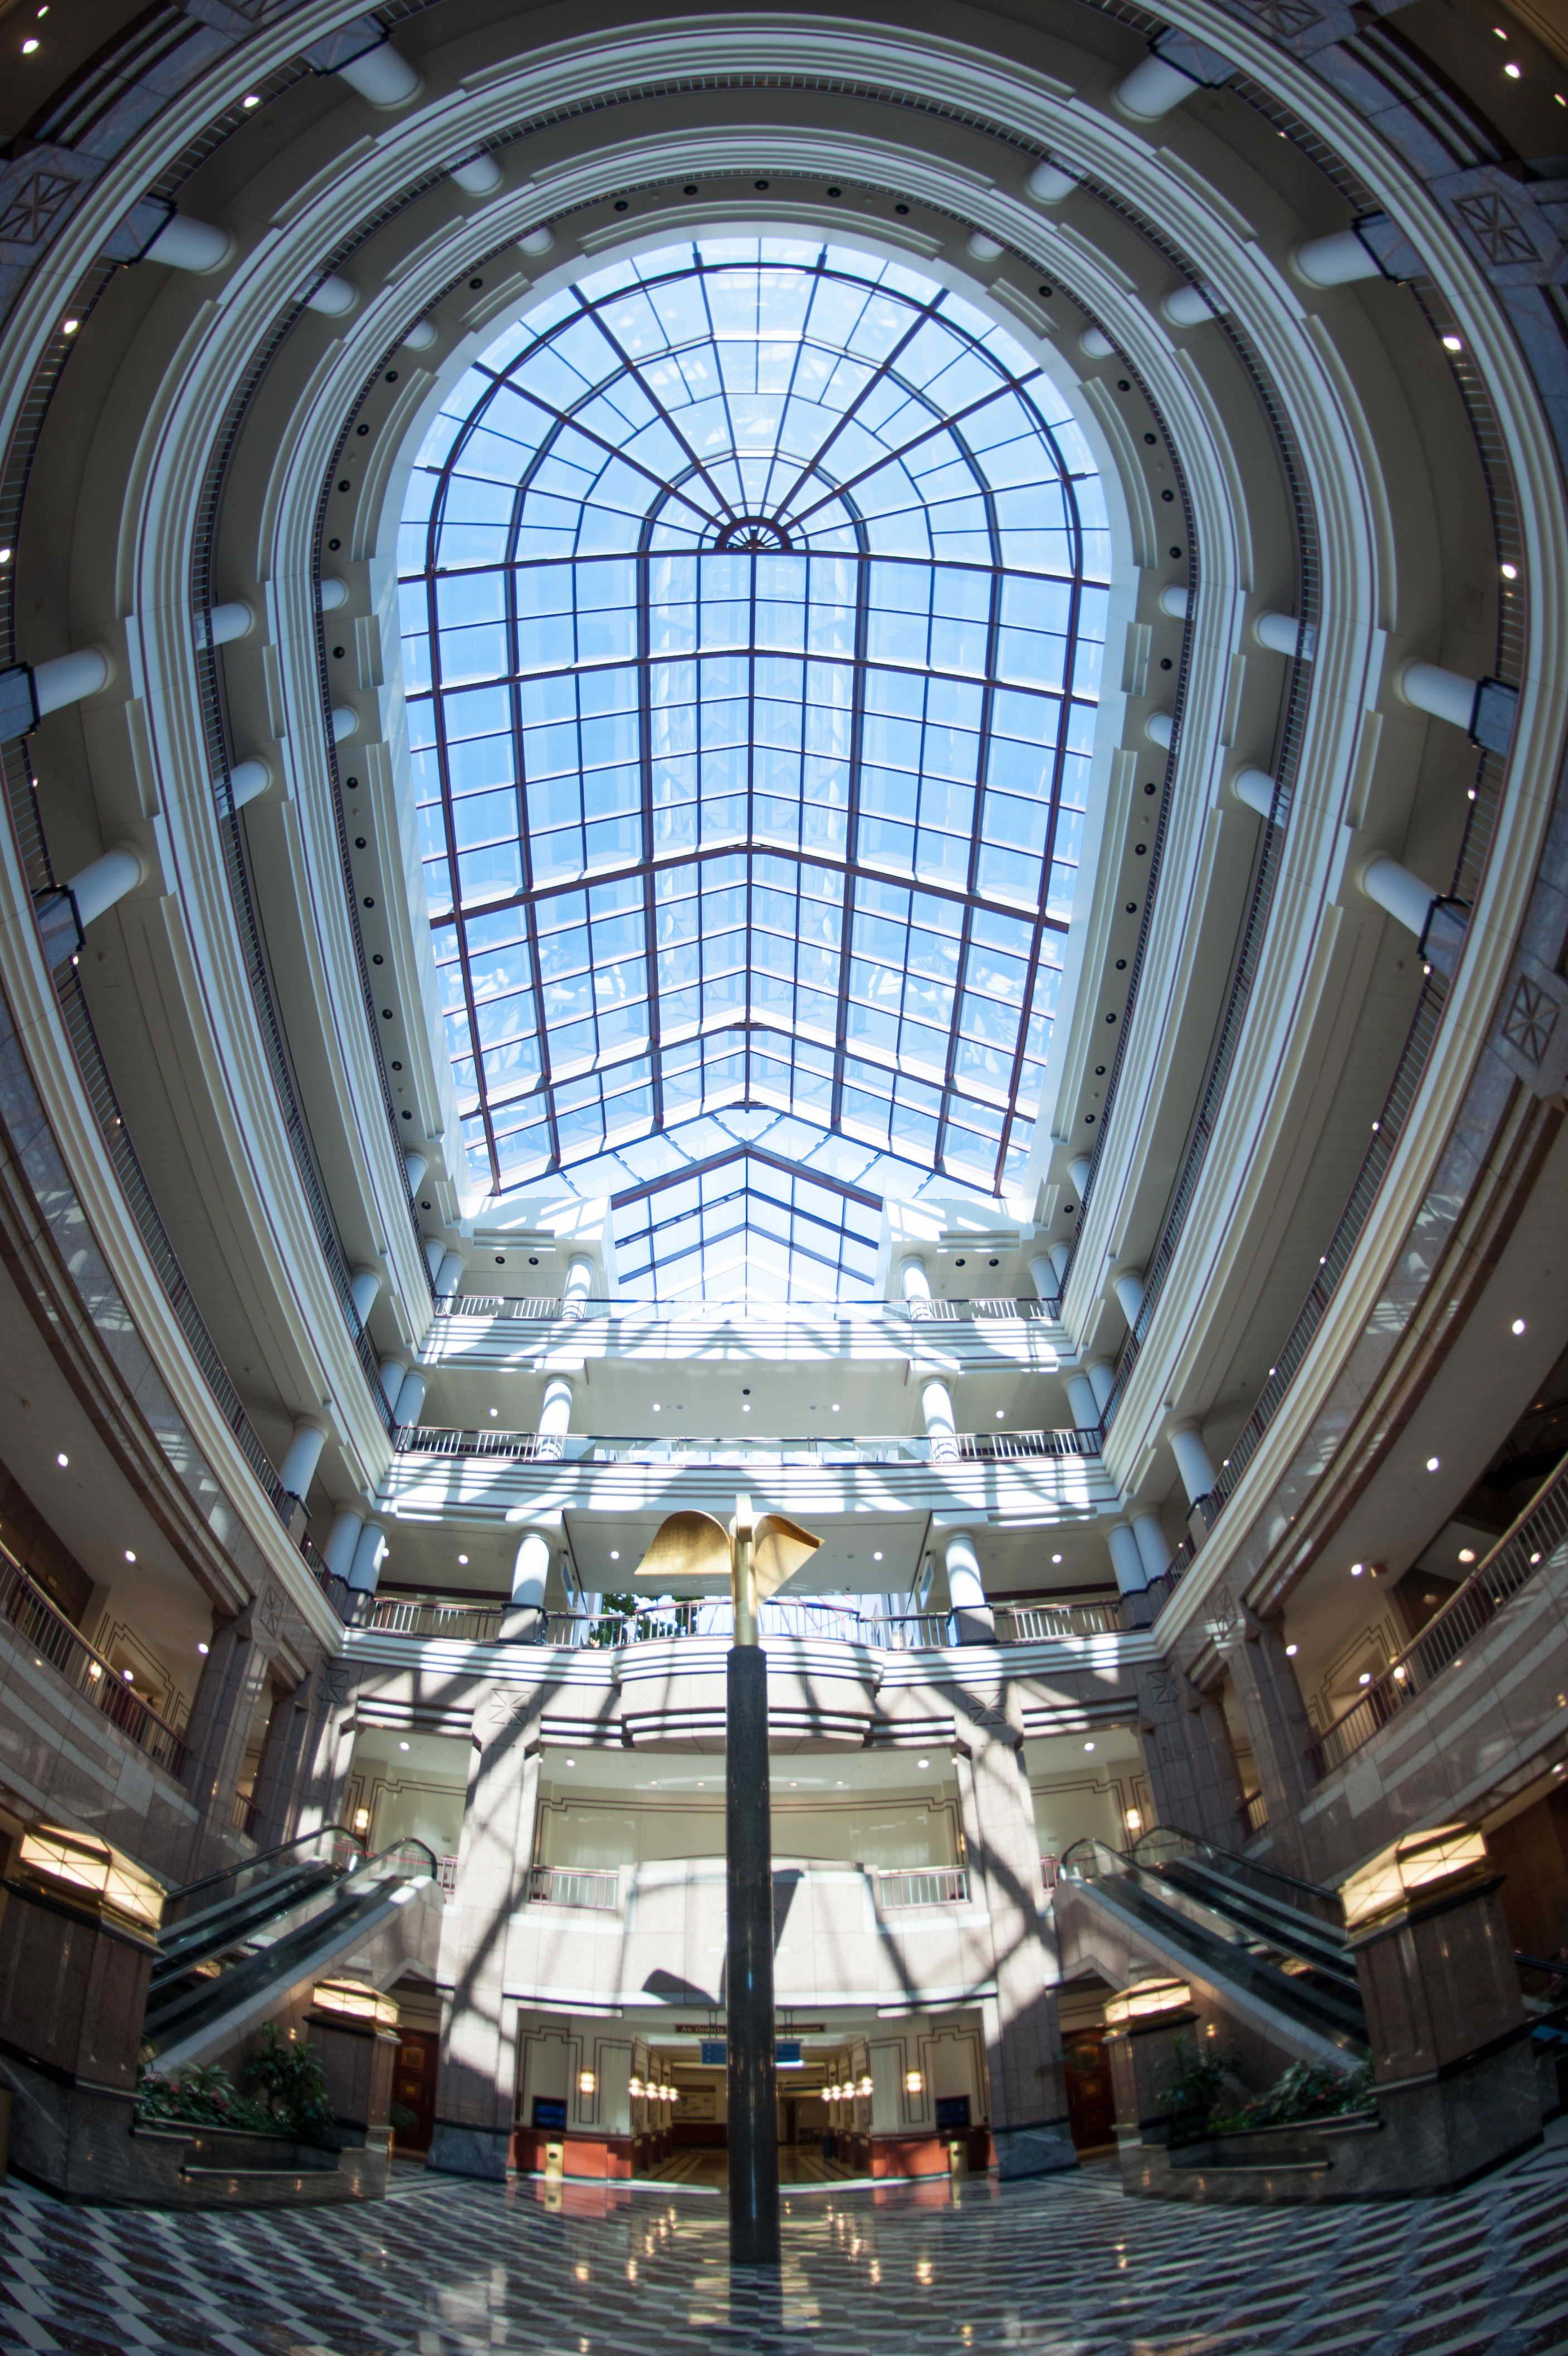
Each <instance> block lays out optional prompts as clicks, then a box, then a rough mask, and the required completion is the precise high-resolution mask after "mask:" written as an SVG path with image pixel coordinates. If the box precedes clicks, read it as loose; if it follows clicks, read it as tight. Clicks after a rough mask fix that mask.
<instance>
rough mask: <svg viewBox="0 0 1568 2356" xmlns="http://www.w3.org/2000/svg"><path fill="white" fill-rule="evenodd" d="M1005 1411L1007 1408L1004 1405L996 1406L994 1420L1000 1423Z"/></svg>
mask: <svg viewBox="0 0 1568 2356" xmlns="http://www.w3.org/2000/svg"><path fill="white" fill-rule="evenodd" d="M1006 1412H1007V1410H1006V1408H1004V1407H999V1408H997V1410H996V1420H997V1422H998V1423H1000V1422H1001V1420H1002V1419H1003V1417H1004V1415H1005V1414H1006Z"/></svg>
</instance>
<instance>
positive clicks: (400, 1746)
mask: <svg viewBox="0 0 1568 2356" xmlns="http://www.w3.org/2000/svg"><path fill="white" fill-rule="evenodd" d="M397 1747H398V1749H399V1750H400V1751H406V1750H407V1749H408V1745H407V1743H406V1742H400V1743H399V1744H398V1746H397Z"/></svg>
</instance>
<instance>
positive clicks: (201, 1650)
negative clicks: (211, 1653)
mask: <svg viewBox="0 0 1568 2356" xmlns="http://www.w3.org/2000/svg"><path fill="white" fill-rule="evenodd" d="M196 1649H197V1651H198V1652H199V1653H205V1652H206V1651H207V1650H208V1649H209V1647H208V1646H207V1645H205V1644H198V1646H197V1648H196Z"/></svg>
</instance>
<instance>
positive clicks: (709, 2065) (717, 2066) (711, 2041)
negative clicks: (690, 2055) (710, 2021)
mask: <svg viewBox="0 0 1568 2356" xmlns="http://www.w3.org/2000/svg"><path fill="white" fill-rule="evenodd" d="M698 2052H699V2058H700V2059H701V2061H702V2063H703V2068H704V2069H707V2070H722V2069H723V2068H724V2067H725V2061H726V2060H727V2058H728V2057H727V2053H726V2050H725V2040H724V2039H723V2038H722V2037H704V2038H703V2042H702V2044H701V2046H700V2047H699V2049H698Z"/></svg>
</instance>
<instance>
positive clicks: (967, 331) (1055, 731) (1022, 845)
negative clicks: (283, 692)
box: [400, 238, 1110, 1195]
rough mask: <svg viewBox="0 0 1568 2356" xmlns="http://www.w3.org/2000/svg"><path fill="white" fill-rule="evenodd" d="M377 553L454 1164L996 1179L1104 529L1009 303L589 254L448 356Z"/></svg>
mask: <svg viewBox="0 0 1568 2356" xmlns="http://www.w3.org/2000/svg"><path fill="white" fill-rule="evenodd" d="M400 573H401V596H402V622H403V677H404V685H405V690H406V694H407V704H408V718H409V729H410V744H411V750H412V758H413V774H414V779H415V787H416V798H417V801H418V804H419V818H420V826H421V832H422V850H423V853H424V875H425V887H426V895H427V900H428V905H429V912H430V917H431V923H432V926H433V937H434V942H435V958H436V964H437V969H438V971H439V974H440V978H441V985H442V991H443V1000H444V1006H443V1011H444V1013H445V1017H446V1028H447V1041H448V1047H449V1052H450V1054H451V1057H452V1062H453V1068H454V1075H455V1078H456V1087H457V1095H458V1100H459V1108H460V1110H461V1113H462V1117H463V1121H464V1130H465V1145H466V1151H467V1160H468V1175H469V1179H470V1183H472V1184H473V1185H474V1186H475V1187H476V1188H482V1187H486V1186H488V1187H489V1191H490V1192H491V1193H492V1194H496V1195H502V1194H507V1193H509V1192H511V1191H514V1190H517V1189H519V1188H521V1187H524V1186H537V1185H538V1184H539V1183H540V1182H541V1181H542V1180H544V1179H548V1178H551V1177H557V1178H559V1179H560V1180H561V1181H563V1182H564V1183H566V1184H568V1185H569V1186H570V1187H571V1188H572V1189H573V1190H574V1191H576V1192H580V1193H583V1194H598V1193H612V1194H615V1193H622V1192H625V1191H626V1190H627V1189H628V1187H635V1186H637V1185H639V1184H640V1183H645V1182H646V1181H648V1180H650V1179H651V1178H653V1177H655V1176H658V1175H661V1174H664V1173H670V1172H672V1171H674V1170H676V1169H679V1168H681V1167H682V1166H683V1165H684V1164H685V1163H687V1162H691V1161H693V1160H701V1159H704V1158H707V1159H711V1158H712V1157H713V1155H714V1152H715V1151H725V1150H726V1149H727V1147H729V1146H730V1145H732V1144H734V1143H735V1142H736V1141H737V1140H742V1141H745V1140H750V1141H757V1139H759V1138H761V1137H763V1136H766V1138H767V1140H768V1150H769V1151H770V1152H772V1153H778V1154H781V1155H782V1156H783V1158H785V1159H786V1160H789V1161H790V1162H798V1163H801V1164H804V1165H807V1166H808V1167H810V1168H811V1170H813V1171H814V1172H816V1173H820V1174H822V1175H826V1176H830V1177H834V1176H836V1177H837V1178H839V1179H841V1180H854V1181H855V1182H857V1183H859V1184H861V1185H862V1186H863V1187H864V1188H865V1189H866V1190H868V1191H869V1192H871V1193H872V1194H879V1195H880V1194H886V1193H888V1192H897V1193H898V1194H910V1193H912V1192H914V1191H915V1190H916V1189H917V1188H918V1186H919V1185H920V1184H921V1183H923V1182H924V1183H929V1181H930V1180H931V1178H932V1177H933V1176H935V1177H937V1178H940V1179H941V1180H943V1181H944V1182H957V1183H959V1184H961V1186H963V1187H964V1188H966V1189H970V1190H973V1191H976V1192H978V1193H980V1194H986V1195H990V1194H995V1193H996V1192H998V1191H1000V1190H1001V1188H1002V1187H1003V1186H1004V1185H1005V1184H1007V1183H1009V1182H1010V1181H1013V1180H1015V1179H1016V1178H1017V1177H1019V1176H1020V1175H1021V1173H1022V1170H1023V1166H1024V1163H1025V1161H1026V1157H1027V1153H1028V1147H1029V1141H1030V1137H1031V1134H1032V1129H1033V1122H1034V1119H1035V1117H1036V1112H1037V1109H1038V1104H1039V1095H1040V1087H1041V1082H1042V1078H1043V1074H1044V1064H1045V1057H1046V1053H1047V1044H1048V1039H1049V1033H1050V1026H1051V1023H1052V1020H1053V1017H1054V1013H1055V1010H1056V1001H1057V992H1058V985H1059V981H1060V975H1061V959H1062V949H1063V946H1064V940H1065V935H1066V932H1067V927H1068V924H1069V919H1070V916H1071V913H1072V905H1073V896H1074V892H1075V889H1076V884H1077V873H1078V861H1079V849H1080V839H1081V834H1082V829H1083V822H1084V812H1085V807H1086V801H1087V791H1088V782H1089V769H1090V750H1091V746H1092V742H1093V734H1094V724H1095V717H1096V708H1097V698H1098V693H1099V685H1100V668H1101V654H1102V646H1103V639H1104V634H1105V621H1106V605H1107V599H1108V584H1109V579H1110V541H1109V532H1108V530H1107V527H1106V516H1105V509H1104V502H1103V497H1102V493H1101V485H1100V482H1099V478H1098V476H1097V475H1096V473H1095V470H1094V467H1093V465H1092V461H1091V459H1090V453H1089V449H1088V446H1087V444H1085V442H1084V440H1083V437H1082V435H1081V434H1080V433H1079V428H1078V426H1077V425H1076V423H1074V421H1073V419H1072V417H1071V414H1070V412H1069V411H1068V409H1067V407H1066V405H1065V404H1064V402H1062V400H1061V398H1060V396H1059V395H1058V392H1057V391H1056V390H1055V388H1054V386H1053V385H1052V384H1051V383H1050V381H1049V380H1048V379H1047V378H1046V377H1044V376H1043V375H1042V374H1041V373H1040V371H1039V370H1038V369H1036V367H1035V366H1034V365H1033V363H1032V362H1031V361H1030V360H1029V359H1028V357H1027V355H1026V353H1025V352H1024V351H1023V350H1022V348H1020V347H1019V346H1018V345H1017V344H1016V343H1015V341H1014V340H1013V338H1011V337H1009V336H1008V335H1007V334H1006V333H1005V332H1004V330H1003V329H1002V328H1000V327H997V326H996V325H995V324H994V323H993V322H992V321H990V320H988V319H986V318H985V317H983V316H982V315H981V314H980V313H979V312H978V311H976V310H974V309H973V308H972V306H971V305H967V304H965V303H963V302H961V300H959V299H958V298H957V297H956V296H954V295H951V294H950V292H948V291H947V290H946V289H945V288H942V287H940V286H939V285H937V284H935V283H933V282H932V281H930V280H928V279H925V278H923V277H921V276H920V275H918V273H915V272H913V271H910V270H908V269H906V268H904V267H902V266H900V265H896V264H892V263H886V262H880V261H877V260H875V258H873V257H870V256H867V255H864V254H859V253H855V252H849V251H847V250H844V249H842V248H838V247H834V246H826V247H822V246H818V245H815V244H811V243H801V242H799V241H775V240H761V241H759V240H757V239H755V238H752V239H725V240H705V241H701V242H699V243H697V244H695V245H690V244H687V245H681V246H678V247H673V248H669V249H665V250H663V251H661V252H655V253H648V254H644V255H642V256H640V257H639V258H638V259H637V260H635V261H633V262H626V263H618V264H617V265H615V266H614V267H613V268H611V269H607V270H605V271H603V272H600V273H596V274H595V275H592V276H589V277H585V278H584V279H583V280H582V281H580V282H579V283H578V284H576V285H575V286H574V287H571V288H569V289H566V290H564V291H563V292H561V293H560V294H558V295H553V296H552V297H550V298H549V299H548V300H547V301H545V302H543V303H542V304H540V305H537V306H536V307H535V308H534V309H533V310H532V311H531V312H530V313H528V314H527V315H526V316H524V317H523V318H521V320H519V321H517V322H516V323H515V324H514V325H513V326H512V327H510V328H509V329H508V330H507V332H506V333H505V334H504V335H503V336H501V337H499V338H498V339H497V340H496V341H495V342H494V343H493V344H492V345H491V346H490V347H489V349H488V350H487V351H486V353H485V354H484V355H483V356H482V358H481V359H479V360H478V361H476V363H475V364H474V365H473V366H472V367H471V368H470V369H468V370H467V372H466V374H465V375H464V376H463V377H462V379H461V380H459V381H458V383H457V384H456V385H455V386H454V387H453V389H452V391H451V392H450V393H449V395H448V397H447V399H446V402H445V404H444V406H443V409H442V411H441V412H440V415H439V416H438V418H437V420H436V422H435V424H434V425H433V427H432V429H431V431H430V433H429V434H428V435H427V436H426V438H425V442H424V447H423V448H422V450H421V452H420V454H419V457H418V461H417V463H416V465H415V467H414V470H413V475H412V477H411V478H410V483H409V488H408V493H407V498H406V500H405V505H404V510H403V529H402V533H401V540H400Z"/></svg>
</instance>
